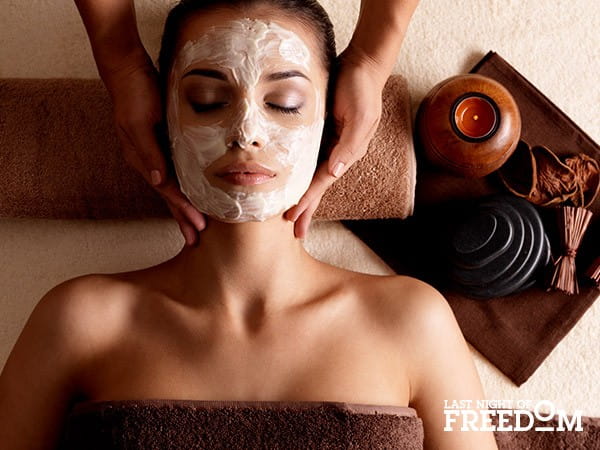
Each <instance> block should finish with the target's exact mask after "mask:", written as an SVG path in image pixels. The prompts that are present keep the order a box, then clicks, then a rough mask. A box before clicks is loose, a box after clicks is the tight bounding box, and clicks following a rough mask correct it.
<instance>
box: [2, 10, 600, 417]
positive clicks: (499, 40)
mask: <svg viewBox="0 0 600 450" xmlns="http://www.w3.org/2000/svg"><path fill="white" fill-rule="evenodd" d="M171 4H173V1H167V0H138V1H136V8H137V11H138V22H139V23H140V28H141V34H142V38H143V40H144V42H145V44H146V45H147V48H148V50H149V52H150V54H151V56H152V57H153V58H154V59H155V58H156V55H157V52H158V44H159V38H160V33H161V29H162V24H163V21H164V18H165V14H166V10H167V8H168V6H169V5H171ZM322 4H323V5H324V6H325V8H326V9H327V10H328V12H329V13H330V14H331V17H332V21H333V22H334V25H335V27H336V32H337V41H338V46H339V50H342V49H343V48H344V46H345V45H346V44H347V43H348V41H349V39H350V36H351V33H352V30H353V27H354V23H355V20H356V17H357V13H358V6H359V0H352V1H349V0H322ZM0 11H2V14H1V15H0V43H1V45H0V77H4V78H6V77H28V78H29V77H30V78H44V77H82V78H97V77H98V75H97V72H96V68H95V65H94V61H93V58H92V54H91V51H90V48H89V44H88V41H87V36H86V34H85V31H84V28H83V25H82V23H81V21H80V18H79V16H78V14H77V11H76V9H75V6H74V4H73V2H71V1H68V0H61V1H56V0H35V1H34V0H31V1H27V2H24V1H22V0H0ZM599 29H600V3H599V2H597V1H596V0H571V1H567V0H557V1H553V2H541V1H534V0H478V1H473V0H422V1H421V4H420V5H419V7H418V9H417V12H416V13H415V16H414V18H413V20H412V22H411V25H410V28H409V31H408V34H407V36H406V39H405V42H404V45H403V48H402V51H401V54H400V56H399V58H398V62H397V64H396V68H395V72H399V73H402V74H404V75H405V76H406V77H407V79H408V82H409V86H410V90H411V94H412V97H413V114H414V110H415V108H416V106H417V105H418V102H419V101H420V100H421V99H422V97H423V96H424V95H425V93H426V92H427V91H428V90H429V89H430V88H431V87H432V86H433V85H434V84H436V83H437V82H439V81H441V80H442V79H444V78H446V77H449V76H452V75H455V74H457V73H461V72H465V71H468V70H469V69H470V68H471V66H472V65H473V64H474V63H475V62H476V61H477V60H478V59H479V58H481V56H483V55H484V54H485V53H486V52H487V51H488V50H495V51H497V52H498V53H499V54H500V55H501V56H502V57H504V58H505V59H507V60H508V62H509V63H511V64H512V65H513V66H514V67H515V68H517V70H519V71H520V72H521V73H522V74H523V75H524V76H525V77H527V78H528V79H529V80H530V81H531V82H532V83H533V84H534V85H536V86H537V87H538V88H539V89H540V90H541V91H542V92H544V93H545V94H546V95H547V96H548V97H549V98H550V99H551V100H552V101H553V102H555V103H556V104H557V105H558V106H559V107H560V108H561V109H562V110H563V111H565V112H566V113H567V114H568V115H569V116H570V117H571V118H572V119H573V120H574V121H575V122H576V123H577V124H579V125H580V126H581V127H582V128H583V129H584V130H585V131H586V132H587V133H588V134H589V135H590V136H591V137H592V138H593V139H594V140H596V141H597V142H598V141H599V140H600V111H599V109H598V105H599V104H600V87H599V84H598V74H599V73H600V37H599V34H598V30H599ZM3 113H5V112H3V111H2V109H1V105H0V114H3ZM0 119H1V118H0ZM0 151H1V143H0ZM182 244H183V239H182V237H181V236H180V233H179V228H178V227H177V225H176V223H175V222H174V221H172V220H147V221H133V222H120V221H110V222H106V221H96V222H94V221H79V222H70V221H42V220H22V219H2V220H0V363H1V364H2V365H4V362H5V360H6V358H7V357H8V354H9V352H10V350H11V349H12V346H13V345H14V342H15V340H16V339H17V336H18V334H19V333H20V330H21V329H22V327H23V325H24V324H25V321H26V320H27V318H28V317H29V314H30V312H31V310H32V309H33V307H34V305H35V304H36V303H37V301H38V300H39V299H40V297H41V296H42V295H43V294H44V293H45V292H46V291H48V290H49V289H50V288H51V287H53V286H54V285H56V284H57V283H59V282H61V281H63V280H65V279H68V278H72V277H74V276H77V275H80V274H85V273H92V272H96V273H98V272H119V271H125V270H132V269H136V268H141V267H146V266H149V265H153V264H156V263H159V262H161V261H163V260H165V259H167V258H169V257H171V256H172V255H174V254H175V253H176V252H177V251H178V250H179V248H180V247H181V245H182ZM306 246H307V248H308V249H309V251H310V252H311V253H312V254H314V255H315V256H316V257H318V258H320V259H323V260H326V261H328V262H331V263H333V264H337V265H340V266H343V267H347V268H350V269H354V270H361V271H365V272H371V273H380V274H384V273H390V269H389V268H387V266H386V265H385V264H383V263H382V262H381V260H380V259H379V258H378V257H377V256H376V255H374V254H373V253H372V252H371V251H370V250H369V249H368V248H366V246H365V245H364V244H362V243H361V242H360V241H359V240H358V239H357V238H355V237H354V236H353V235H352V234H351V233H350V232H348V231H347V230H345V229H344V228H343V227H342V226H341V225H340V224H339V223H338V222H329V223H315V224H314V226H313V227H312V229H311V232H310V234H309V236H308V238H307V240H306ZM599 330H600V302H596V303H595V304H594V305H593V306H592V307H591V308H590V310H588V311H587V312H586V314H585V315H584V317H583V318H582V319H581V321H580V322H579V323H578V324H577V325H576V327H575V328H574V329H573V330H572V331H571V332H570V333H569V334H568V335H567V336H566V338H565V339H564V340H563V341H562V342H561V343H560V344H559V345H558V347H557V348H556V349H555V350H554V351H553V352H552V353H551V355H550V356H549V357H548V359H546V361H544V363H543V364H542V366H541V367H540V368H539V369H538V371H537V372H536V373H535V374H534V375H533V376H532V377H531V379H530V380H529V381H528V382H527V383H525V384H524V385H522V386H521V387H520V388H517V387H515V386H514V385H513V384H512V383H511V382H510V381H509V380H508V379H507V378H506V377H505V376H503V375H502V374H501V373H500V372H499V371H498V370H497V369H496V368H495V367H494V366H492V365H491V364H489V363H488V361H487V360H486V359H485V358H483V357H482V356H481V355H479V353H477V352H476V351H475V350H473V356H474V358H475V362H476V365H477V368H478V370H479V372H480V374H481V377H482V381H483V384H484V387H485V390H486V393H487V396H488V398H491V399H514V400H516V399H531V400H533V401H534V402H535V401H538V400H541V399H545V400H551V401H553V402H555V404H556V405H557V406H558V407H559V408H564V409H566V410H567V411H568V412H570V413H572V412H573V411H574V410H575V409H580V410H582V411H583V414H584V415H590V416H600V401H599V400H598V399H599V398H600V386H599V385H598V381H597V380H600V352H599V348H600V345H599V344H600V331H599Z"/></svg>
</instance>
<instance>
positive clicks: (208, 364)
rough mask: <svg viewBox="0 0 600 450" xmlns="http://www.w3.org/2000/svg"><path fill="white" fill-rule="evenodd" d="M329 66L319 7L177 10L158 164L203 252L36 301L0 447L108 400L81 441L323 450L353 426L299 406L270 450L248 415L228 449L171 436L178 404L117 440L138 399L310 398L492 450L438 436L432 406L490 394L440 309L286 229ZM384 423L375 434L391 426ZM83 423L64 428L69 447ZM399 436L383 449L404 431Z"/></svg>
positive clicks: (12, 377) (204, 439) (435, 441)
mask: <svg viewBox="0 0 600 450" xmlns="http://www.w3.org/2000/svg"><path fill="white" fill-rule="evenodd" d="M335 55H336V53H335V42H334V35H333V30H332V25H331V22H330V21H329V18H328V17H327V15H326V13H325V12H324V10H323V9H322V8H321V7H320V6H319V5H318V4H317V3H316V2H315V1H311V0H305V1H299V0H297V1H283V0H257V1H185V2H182V3H180V4H179V5H177V6H175V7H174V8H173V9H172V10H171V12H170V14H169V17H168V20H167V22H166V25H165V30H164V35H163V40H162V47H161V51H160V56H159V72H160V76H161V88H162V93H163V96H164V97H163V98H164V104H165V107H166V117H167V122H168V133H169V139H170V143H171V156H172V160H173V163H174V168H175V171H176V174H177V178H178V181H179V183H180V186H181V189H182V191H183V192H184V193H185V195H186V196H187V197H188V198H189V199H190V201H191V202H192V203H193V204H194V205H195V206H196V207H197V208H198V209H199V210H200V211H202V212H204V213H205V214H206V215H207V216H208V217H209V220H208V225H207V227H206V229H205V231H203V232H202V236H201V239H200V242H199V243H198V244H196V246H194V247H190V246H185V247H184V248H183V249H182V250H181V252H180V253H179V254H177V255H176V256H175V257H173V258H172V259H170V260H168V261H165V262H163V263H161V264H159V265H156V266H153V267H149V268H146V269H143V270H136V271H132V272H124V273H116V274H91V275H86V276H81V277H77V278H75V279H72V280H68V281H66V282H63V283H61V284H60V285H58V286H56V287H54V288H53V289H52V290H50V291H49V292H48V293H47V294H46V295H45V296H44V297H43V298H42V299H41V301H40V302H39V303H38V304H37V306H36V307H35V309H34V311H33V312H32V314H31V317H30V318H29V320H28V322H27V324H26V325H25V328H24V329H23V331H22V333H21V335H20V336H19V338H18V340H17V342H16V344H15V346H14V348H13V350H12V352H11V354H10V356H9V358H8V361H7V363H6V365H5V367H4V369H3V372H2V375H1V376H0V442H2V447H3V448H5V449H34V448H35V449H46V448H47V449H50V448H56V447H57V446H58V445H59V443H60V442H61V439H62V436H63V433H64V432H65V430H66V429H68V428H69V427H68V426H67V424H69V420H68V418H69V416H70V414H72V413H73V411H71V409H72V408H74V407H77V406H81V405H85V406H86V408H87V410H88V411H93V410H94V407H95V406H97V407H100V406H101V405H103V404H105V403H103V402H109V401H110V402H115V403H113V406H112V407H111V408H108V409H105V413H104V414H103V415H97V416H94V417H95V419H94V420H97V421H98V422H101V421H103V420H104V421H106V422H105V423H97V427H96V433H97V435H93V434H87V435H86V437H85V436H84V437H81V436H80V439H81V440H80V441H78V443H77V445H76V446H78V448H99V444H98V443H99V442H109V441H110V439H109V438H110V436H113V437H114V436H121V437H120V438H119V439H120V440H119V441H118V442H119V443H118V444H117V443H116V442H117V440H113V441H112V444H111V445H114V447H115V448H156V447H155V446H150V445H148V444H147V443H148V442H152V439H154V442H171V444H172V445H173V446H174V447H178V445H177V443H176V442H175V441H174V439H175V438H174V437H173V436H175V435H176V433H185V434H186V435H187V436H188V437H189V438H190V440H189V441H188V442H196V443H197V447H196V446H195V447H194V448H216V447H219V443H218V442H221V443H222V445H223V447H229V448H233V444H231V443H232V442H236V441H237V442H254V443H256V444H252V445H256V446H259V445H260V447H261V448H269V447H270V446H274V445H278V446H279V448H307V447H309V446H313V448H333V444H331V442H343V438H344V436H342V434H343V433H347V432H348V431H347V430H346V431H343V430H342V431H340V432H339V433H338V434H339V435H337V436H336V435H335V433H334V435H331V433H330V434H327V431H326V429H325V427H322V428H323V430H322V433H323V435H322V437H321V438H319V436H320V435H319V433H321V431H319V430H317V429H315V428H314V427H315V426H316V425H315V424H316V423H317V422H316V421H314V420H311V417H313V416H311V413H310V411H311V408H310V407H309V408H308V409H305V410H304V412H303V413H302V414H300V413H298V417H301V419H299V420H303V421H304V422H302V423H301V424H300V425H301V426H300V427H299V428H298V429H299V430H301V432H298V433H297V434H296V435H293V434H288V435H286V436H288V437H287V438H285V439H288V442H282V441H281V440H280V441H279V442H276V441H275V440H272V441H271V440H269V439H277V436H278V435H277V427H273V426H272V424H273V422H272V421H271V422H268V423H270V424H271V425H265V422H263V423H262V424H261V422H260V421H261V420H263V419H262V418H264V420H268V419H266V418H265V417H266V416H261V415H260V414H252V413H248V415H247V417H245V418H244V420H243V421H239V422H234V423H232V424H230V426H229V428H228V429H227V433H229V436H230V442H229V444H227V445H225V443H224V441H215V440H214V437H215V436H217V433H222V432H223V430H221V429H219V430H216V429H215V430H214V433H215V435H213V436H212V438H213V440H212V441H211V440H210V439H211V433H212V432H213V431H212V430H211V428H210V427H209V428H207V427H206V426H204V427H195V428H193V427H190V428H188V429H185V430H181V429H179V430H177V432H176V433H175V431H172V430H171V431H167V430H169V426H172V423H171V422H173V421H169V414H177V411H179V410H178V409H174V408H173V407H171V408H168V409H166V410H164V409H163V410H162V411H163V413H162V414H164V416H163V417H164V418H165V422H164V423H163V424H162V425H160V426H156V427H155V428H154V430H148V427H146V428H144V429H142V428H140V429H137V431H135V432H133V433H132V432H130V433H122V432H121V431H122V430H119V427H127V426H128V424H130V423H132V422H128V419H127V415H126V414H127V410H123V409H120V410H119V409H118V408H117V405H118V404H119V402H118V401H125V400H127V401H133V400H136V401H137V400H146V401H147V402H146V403H136V402H129V403H127V402H123V403H122V406H125V405H130V406H132V407H131V408H130V411H132V412H131V414H134V413H136V414H139V412H140V409H139V408H140V405H149V404H151V402H150V401H149V400H151V399H154V400H157V401H161V400H164V401H165V402H167V401H168V404H170V405H176V404H177V401H179V400H180V401H181V405H187V407H188V409H189V410H190V411H196V412H197V413H198V414H200V412H201V411H203V410H202V406H203V405H205V406H206V407H209V406H211V405H212V406H213V407H215V405H219V404H220V405H223V408H225V406H227V408H229V411H231V409H232V408H233V409H235V406H236V405H240V406H241V405H255V406H257V407H260V406H263V408H262V409H260V408H259V409H260V411H262V414H267V413H268V410H269V408H273V409H277V408H276V405H277V404H280V405H287V406H289V407H293V405H295V404H297V405H303V406H305V407H306V405H309V406H310V405H314V410H315V414H317V411H321V412H320V413H319V414H322V413H323V411H326V409H325V410H323V409H322V406H323V404H324V403H323V402H340V403H342V404H344V405H346V406H348V405H349V407H351V408H350V409H352V407H354V408H355V411H361V407H362V408H363V409H362V411H366V410H367V409H368V407H371V409H373V408H375V409H376V408H377V407H378V406H379V407H381V411H386V408H384V407H389V409H388V410H387V411H388V413H389V414H390V417H391V418H393V417H396V418H398V420H400V419H402V417H404V418H406V417H408V418H412V420H416V421H417V422H418V424H419V426H421V424H422V429H421V433H423V432H424V446H425V448H439V449H461V450H464V449H470V448H472V449H494V448H496V444H495V440H494V437H493V434H492V433H491V432H489V431H461V430H460V427H454V429H453V430H452V431H444V427H445V425H446V424H445V416H444V413H443V408H444V401H445V400H447V401H454V400H466V399H471V400H476V399H483V398H484V394H483V392H482V387H481V383H480V381H479V378H478V375H477V372H476V369H475V366H474V364H473V361H472V358H471V355H470V353H469V350H468V347H467V344H466V342H465V340H464V338H463V336H462V334H461V332H460V329H459V327H458V325H457V323H456V320H455V318H454V316H453V313H452V311H451V309H450V308H449V306H448V304H447V302H446V300H445V299H444V297H443V296H442V295H441V294H440V293H439V292H438V291H437V290H436V289H434V288H433V287H431V286H429V285H428V284H426V283H424V282H421V281H419V280H417V279H414V278H411V277H407V276H376V275H368V274H363V273H358V272H353V271H349V270H344V269H341V268H338V267H334V266H331V265H329V264H325V263H323V262H320V261H318V260H316V259H314V258H313V257H311V256H310V255H309V254H308V253H307V252H306V251H305V250H304V248H303V246H302V242H301V241H300V240H299V239H296V238H295V237H294V231H293V226H294V223H293V222H291V221H287V220H285V219H284V218H283V212H285V211H286V210H287V209H289V208H290V207H291V206H293V205H294V204H296V203H297V202H298V200H299V199H300V197H301V196H302V195H303V193H304V192H305V191H306V189H307V188H308V186H309V183H310V181H311V178H312V176H313V173H314V171H315V168H316V165H317V160H318V157H319V150H320V143H321V137H322V133H323V127H324V121H325V118H326V116H327V108H326V105H327V104H328V102H327V99H328V89H327V87H328V82H329V73H330V71H331V69H332V64H333V61H334V58H335ZM185 401H195V403H194V402H187V403H186V402H185ZM203 402H204V403H203ZM211 402H212V403H211ZM219 402H222V403H219ZM308 402H312V403H308ZM135 405H138V406H137V409H136V408H135V407H134V406H135ZM190 405H195V406H193V407H192V406H190ZM319 405H320V406H319ZM369 405H370V406H369ZM182 407H183V406H182ZM319 408H321V409H319ZM218 409H219V408H214V409H213V412H212V413H211V414H213V413H214V414H218V411H217V410H218ZM117 410H119V411H120V414H122V415H121V416H119V417H121V420H120V421H116V420H115V421H114V422H110V417H111V416H110V414H109V413H108V412H107V411H117ZM136 411H137V412H136ZM165 411H166V412H165ZM286 411H289V410H287V409H286ZM292 411H293V410H292ZM346 411H347V410H346ZM389 411H391V412H389ZM410 411H412V412H413V414H412V415H411V414H409V412H410ZM392 412H393V414H392ZM371 416H372V417H373V416H375V417H379V418H380V419H382V418H383V419H385V417H386V414H384V413H381V412H380V413H378V415H373V414H372V415H371ZM81 417H82V416H80V419H81ZM215 417H216V416H215ZM290 417H292V419H289V420H294V419H293V414H292V415H291V416H290ZM188 419H189V417H188ZM81 420H83V419H81ZM186 420H187V419H186ZM215 420H216V419H215ZM252 421H255V422H252ZM145 423H150V422H145ZM208 423H209V424H210V423H212V422H210V421H209V422H208ZM215 423H216V422H215ZM250 423H252V424H256V425H252V426H248V424H250ZM286 423H287V422H286ZM386 423H389V426H388V429H387V431H386V429H385V428H383V430H384V431H383V432H382V433H379V435H378V436H371V437H369V439H380V440H381V439H384V440H385V439H386V436H385V434H386V433H387V432H389V433H390V436H392V435H394V433H395V432H396V430H397V429H398V428H397V427H399V426H400V425H399V424H400V422H394V421H389V422H386ZM78 424H79V425H78ZM83 424H84V421H80V422H73V423H72V424H71V425H69V426H72V427H74V429H73V430H71V432H72V433H73V435H74V436H75V435H77V429H76V428H77V426H83ZM169 424H170V425H169ZM242 425H244V426H242ZM87 426H89V423H88V425H87ZM282 426H284V425H282ZM365 426H370V425H365ZM379 429H380V430H381V429H382V428H379ZM144 430H145V431H144ZM412 430H416V431H415V433H417V435H418V430H417V429H416V428H412ZM130 431H131V430H130ZM152 432H154V434H155V436H148V435H146V434H145V433H152ZM169 433H175V434H169ZM79 434H80V435H81V433H79ZM244 434H245V435H244ZM251 435H252V436H254V439H255V440H254V441H252V440H248V439H250V436H251ZM382 435H383V436H382ZM123 436H128V438H125V437H123ZM281 436H283V435H281ZM308 436H311V438H310V439H312V441H310V442H308V441H303V439H308ZM315 436H316V438H315ZM345 436H347V434H346V435H345ZM394 436H395V437H394V439H396V440H395V441H393V442H392V441H391V440H388V441H387V444H386V448H390V447H396V448H404V447H405V441H406V442H408V441H409V440H410V439H414V436H409V435H402V434H399V435H398V434H397V433H396V434H395V435H394ZM161 438H163V439H166V440H165V441H160V439H161ZM85 439H87V441H86V440H85ZM103 439H106V441H103ZM319 439H322V440H321V441H319ZM336 439H337V441H336ZM353 439H354V441H353V442H351V443H348V445H350V444H352V445H354V446H356V445H358V444H361V442H362V444H364V447H365V448H366V447H371V448H375V447H376V444H375V441H368V440H366V439H367V436H366V434H364V433H363V434H360V433H357V434H355V438H353ZM361 439H365V440H364V441H361ZM421 440H422V437H421ZM143 442H146V444H142V443H143ZM210 442H212V444H210ZM369 442H370V443H369ZM362 444H361V445H362ZM106 445H108V444H106ZM160 445H161V446H166V444H164V443H163V444H160ZM186 445H189V444H186ZM420 445H422V443H421V442H420V443H419V446H420ZM74 446H75V445H74ZM157 446H158V445H157ZM250 446H251V445H250V444H248V445H244V446H241V445H240V447H239V448H243V447H245V448H248V447H250ZM179 447H180V448H184V447H185V446H179ZM185 448H188V447H185ZM406 448H413V447H406Z"/></svg>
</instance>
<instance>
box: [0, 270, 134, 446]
mask: <svg viewBox="0 0 600 450" xmlns="http://www.w3.org/2000/svg"><path fill="white" fill-rule="evenodd" d="M120 290H122V288H121V287H120V286H119V285H118V283H115V280H114V279H111V278H110V277H105V276H97V275H87V276H83V277H77V278H74V279H72V280H68V281H65V282H62V283H60V284H59V285H57V286H55V287H54V288H52V289H50V290H49V291H48V292H47V293H46V294H45V295H44V296H43V297H42V298H41V300H40V301H39V302H38V303H37V304H36V306H35V307H34V309H33V311H32V313H31V314H30V316H29V318H28V320H27V322H26V323H25V326H24V327H23V330H22V331H21V334H20V335H19V337H18V339H17V341H16V343H15V345H14V347H13V349H12V351H11V353H10V354H9V356H8V359H7V361H6V364H5V365H4V368H3V370H2V373H0V441H1V442H8V443H9V447H10V448H54V444H55V443H56V442H57V439H58V433H59V431H60V430H61V428H62V422H63V420H64V417H65V415H66V412H67V411H68V409H69V406H70V404H71V403H72V401H73V399H74V398H76V397H77V396H79V395H80V393H81V389H80V388H81V385H80V382H81V374H82V371H83V370H84V368H85V367H86V363H87V361H88V360H89V359H90V358H93V356H94V355H95V354H98V353H97V352H98V349H99V348H101V347H102V346H103V345H106V344H108V343H111V342H112V341H113V340H112V337H114V334H113V331H114V330H115V328H116V327H118V326H119V324H118V322H119V320H118V319H119V318H122V317H123V314H122V311H120V310H119V308H118V307H117V305H119V303H118V302H117V301H116V300H118V298H117V297H118V296H115V295H114V294H115V292H119V291H120ZM121 304H122V302H121ZM111 319H116V322H111ZM32 423H35V424H36V426H35V427H33V428H32V427H31V424H32ZM41 443H45V444H44V447H42V446H41Z"/></svg>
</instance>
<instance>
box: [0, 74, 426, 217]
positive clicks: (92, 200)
mask: <svg viewBox="0 0 600 450" xmlns="http://www.w3.org/2000/svg"><path fill="white" fill-rule="evenodd" d="M409 105H410V99H409V94H408V88H407V84H406V80H405V79H404V78H403V77H402V76H400V75H394V76H392V77H391V78H390V79H389V80H388V83H387V85H386V88H385V91H384V94H383V112H382V118H381V122H380V125H379V129H378V131H377V133H376V134H375V137H374V138H373V140H372V142H371V144H370V146H369V150H368V152H367V154H366V155H365V157H364V158H363V159H362V160H361V161H359V162H358V163H356V164H354V165H353V166H352V167H350V169H349V170H348V171H347V172H346V174H345V175H344V176H343V177H342V178H340V179H339V180H338V181H336V182H335V183H334V185H333V186H332V187H331V189H329V191H328V192H326V194H325V195H324V196H323V199H322V201H321V204H320V206H319V208H318V209H317V211H316V212H315V216H314V217H315V219H322V220H339V219H367V218H391V217H395V218H405V217H407V216H409V215H411V214H412V212H413V203H414V192H415V183H416V159H415V154H414V148H413V142H412V131H411V121H410V112H409ZM112 120H113V119H112V112H111V104H110V99H109V97H108V94H107V92H106V90H105V89H104V86H103V85H102V83H101V82H100V80H80V79H4V80H0V167H2V169H3V170H2V181H0V217H33V218H55V219H128V218H143V217H170V215H171V214H170V212H169V210H168V208H167V206H166V203H165V202H164V201H163V200H162V198H161V197H160V196H159V195H158V194H157V193H156V192H155V191H154V190H153V189H152V187H151V186H149V185H148V184H147V183H146V181H145V180H144V178H143V177H142V176H141V175H140V174H138V173H137V172H136V171H135V170H134V169H132V168H130V167H129V166H128V165H127V164H126V163H125V161H124V159H123V157H122V155H121V151H120V149H119V143H118V140H117V137H116V134H115V129H114V124H113V121H112Z"/></svg>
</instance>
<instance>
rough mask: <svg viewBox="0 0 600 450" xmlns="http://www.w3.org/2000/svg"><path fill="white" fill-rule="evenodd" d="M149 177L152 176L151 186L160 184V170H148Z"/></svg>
mask: <svg viewBox="0 0 600 450" xmlns="http://www.w3.org/2000/svg"><path fill="white" fill-rule="evenodd" d="M150 178H152V185H153V186H158V185H159V184H160V172H159V171H158V170H156V169H154V170H153V171H152V172H150Z"/></svg>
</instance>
